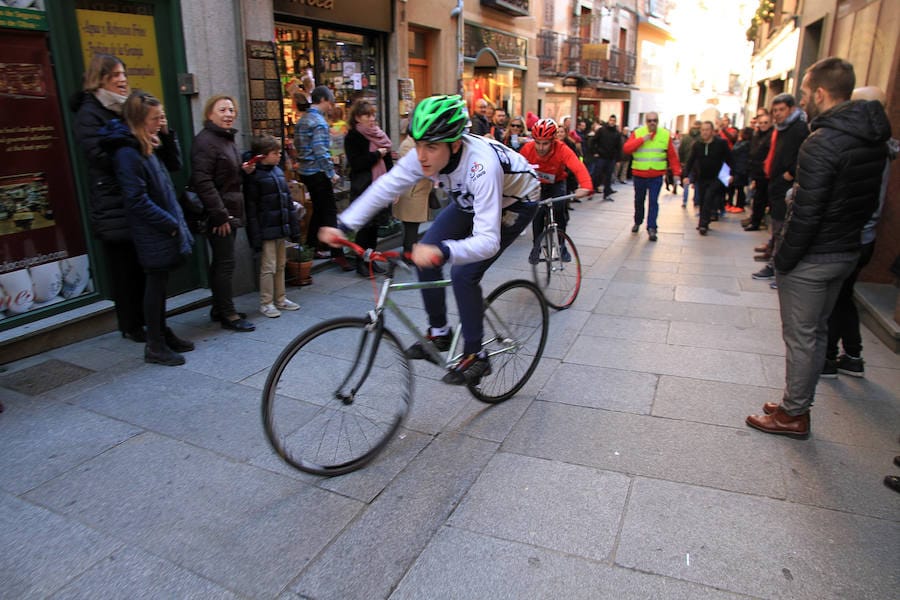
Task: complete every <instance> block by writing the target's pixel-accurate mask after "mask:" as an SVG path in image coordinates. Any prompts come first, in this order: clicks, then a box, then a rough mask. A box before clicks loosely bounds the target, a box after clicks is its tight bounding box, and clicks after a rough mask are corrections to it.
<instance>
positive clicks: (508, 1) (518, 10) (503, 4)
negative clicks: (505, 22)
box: [481, 0, 529, 17]
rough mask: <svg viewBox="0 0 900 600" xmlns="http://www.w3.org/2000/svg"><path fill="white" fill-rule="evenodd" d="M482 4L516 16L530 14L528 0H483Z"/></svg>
mask: <svg viewBox="0 0 900 600" xmlns="http://www.w3.org/2000/svg"><path fill="white" fill-rule="evenodd" d="M481 5H482V6H488V7H490V8H493V9H496V10H499V11H501V12H505V13H506V14H508V15H512V16H514V17H527V16H528V14H529V13H528V0H481Z"/></svg>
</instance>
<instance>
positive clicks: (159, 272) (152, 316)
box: [144, 269, 169, 352]
mask: <svg viewBox="0 0 900 600" xmlns="http://www.w3.org/2000/svg"><path fill="white" fill-rule="evenodd" d="M145 279H146V284H147V285H146V287H145V290H144V319H146V321H147V345H148V346H150V348H151V349H153V350H155V351H156V352H159V351H161V350H162V349H163V348H164V347H165V344H166V342H165V331H166V283H167V282H168V280H169V272H168V271H166V270H163V269H154V270H152V271H147V273H146V274H145Z"/></svg>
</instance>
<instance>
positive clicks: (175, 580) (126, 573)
mask: <svg viewBox="0 0 900 600" xmlns="http://www.w3.org/2000/svg"><path fill="white" fill-rule="evenodd" d="M83 598H191V599H192V600H193V599H195V598H196V599H197V600H203V599H208V600H219V599H221V600H230V599H232V598H233V599H237V598H238V596H236V595H235V594H233V593H231V592H230V591H229V590H226V589H225V588H223V587H221V586H219V585H216V584H215V583H213V582H211V581H209V580H207V579H204V578H203V577H200V576H199V575H196V574H194V573H191V572H190V571H187V570H185V569H183V568H181V567H179V566H177V565H174V564H172V563H170V562H168V561H166V560H163V559H161V558H158V557H156V556H153V555H152V554H148V553H147V552H143V551H141V550H138V549H136V548H123V549H121V550H119V551H117V552H114V553H113V554H110V555H109V556H107V557H106V558H104V559H103V560H101V561H100V562H98V563H97V564H95V565H94V566H93V567H91V568H90V569H89V570H88V571H87V572H85V573H84V574H82V575H81V576H79V577H78V578H77V579H76V580H75V581H73V582H71V583H70V584H68V585H66V586H65V587H64V588H63V589H62V590H60V591H59V592H58V593H56V594H54V595H53V596H52V600H80V599H83Z"/></svg>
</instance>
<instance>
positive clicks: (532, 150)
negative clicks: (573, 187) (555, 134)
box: [519, 140, 594, 190]
mask: <svg viewBox="0 0 900 600" xmlns="http://www.w3.org/2000/svg"><path fill="white" fill-rule="evenodd" d="M519 153H520V154H521V155H522V156H524V157H525V160H527V161H528V163H529V164H530V165H532V166H533V167H534V170H535V172H536V173H537V176H538V178H539V179H540V180H541V183H556V182H559V181H565V180H566V177H567V175H566V169H568V170H570V171H572V173H574V174H575V177H576V178H577V179H578V187H580V188H584V189H587V190H593V189H594V184H593V183H592V182H591V175H590V173H588V170H587V169H586V168H585V166H584V163H582V162H581V161H580V160H579V159H578V156H576V154H575V153H574V152H572V149H571V148H569V147H568V146H566V145H565V144H564V143H562V142H561V141H559V140H553V144H552V145H551V146H550V152H548V153H547V154H546V155H545V156H538V153H537V148H536V147H535V144H534V141H530V142H528V143H527V144H525V145H524V146H522V149H521V150H519Z"/></svg>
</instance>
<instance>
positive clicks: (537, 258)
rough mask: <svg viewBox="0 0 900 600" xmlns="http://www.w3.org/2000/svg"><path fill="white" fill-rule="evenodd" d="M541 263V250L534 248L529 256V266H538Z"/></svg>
mask: <svg viewBox="0 0 900 600" xmlns="http://www.w3.org/2000/svg"><path fill="white" fill-rule="evenodd" d="M539 262H541V250H540V248H532V249H531V252H530V253H529V254H528V264H531V265H536V264H538V263H539Z"/></svg>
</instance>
